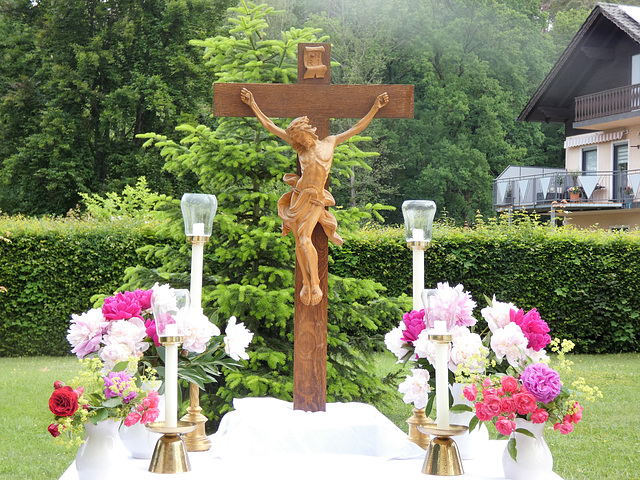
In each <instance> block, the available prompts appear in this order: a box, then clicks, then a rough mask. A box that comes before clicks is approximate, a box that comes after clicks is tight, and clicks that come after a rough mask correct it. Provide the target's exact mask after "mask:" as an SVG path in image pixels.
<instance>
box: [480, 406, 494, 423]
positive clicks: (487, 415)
mask: <svg viewBox="0 0 640 480" xmlns="http://www.w3.org/2000/svg"><path fill="white" fill-rule="evenodd" d="M476 417H478V420H480V421H481V422H488V421H489V420H491V419H492V418H493V417H494V415H493V414H492V413H491V411H490V410H489V409H488V408H487V406H486V405H485V404H484V403H482V402H478V403H476Z"/></svg>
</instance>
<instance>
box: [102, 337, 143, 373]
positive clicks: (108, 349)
mask: <svg viewBox="0 0 640 480" xmlns="http://www.w3.org/2000/svg"><path fill="white" fill-rule="evenodd" d="M98 356H99V357H100V359H101V360H102V361H103V362H104V366H103V368H102V371H103V372H109V371H111V370H113V367H115V366H116V364H117V363H119V362H128V361H129V359H130V358H131V357H135V356H136V355H135V353H134V351H133V350H131V349H130V348H129V346H128V345H127V344H126V343H111V344H109V345H105V346H104V347H102V350H100V353H99V354H98Z"/></svg>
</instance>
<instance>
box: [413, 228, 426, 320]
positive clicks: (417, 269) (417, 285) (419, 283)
mask: <svg viewBox="0 0 640 480" xmlns="http://www.w3.org/2000/svg"><path fill="white" fill-rule="evenodd" d="M420 231H422V230H420ZM423 290H424V250H422V249H419V248H414V249H413V309H414V310H417V311H420V310H421V309H422V308H424V307H423V306H422V291H423Z"/></svg>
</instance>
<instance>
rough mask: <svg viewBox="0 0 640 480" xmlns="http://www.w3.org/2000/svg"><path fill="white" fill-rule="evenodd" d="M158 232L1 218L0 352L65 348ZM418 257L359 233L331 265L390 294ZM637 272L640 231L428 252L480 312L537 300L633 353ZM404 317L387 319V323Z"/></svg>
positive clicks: (438, 242) (387, 233)
mask: <svg viewBox="0 0 640 480" xmlns="http://www.w3.org/2000/svg"><path fill="white" fill-rule="evenodd" d="M7 231H9V232H10V234H9V235H8V236H7V234H6V232H7ZM157 241H160V239H157V238H156V237H155V236H154V233H153V230H152V229H151V228H149V227H144V226H139V225H138V226H136V225H129V224H127V223H126V222H117V223H113V224H104V223H101V224H93V223H90V222H80V221H73V220H72V221H64V222H60V221H57V222H53V221H40V222H26V221H22V222H20V221H9V220H7V219H6V218H5V219H0V287H2V286H3V287H5V288H6V292H5V291H0V356H16V355H64V354H67V353H68V352H69V346H68V343H67V342H66V338H65V335H66V330H67V328H68V324H69V319H70V316H71V314H72V313H82V312H84V311H86V310H87V309H89V308H90V307H91V306H92V303H91V300H90V299H91V297H92V296H93V295H95V294H111V293H113V292H114V291H115V290H116V289H117V288H118V286H119V285H120V284H121V283H122V277H123V273H124V270H125V269H126V268H127V267H129V266H134V265H137V264H140V265H145V266H148V267H154V266H155V265H152V264H150V262H151V261H150V260H148V259H145V258H143V257H142V256H141V255H139V254H137V253H136V249H137V248H138V247H140V246H143V245H145V244H149V243H153V242H157ZM411 256H412V253H411V250H410V249H409V248H407V247H406V244H405V242H404V238H403V231H402V230H401V229H391V228H388V229H382V230H364V231H362V232H360V233H359V234H358V235H354V236H350V237H347V241H346V242H345V244H344V245H342V246H340V247H335V246H333V247H332V249H331V257H332V260H331V264H330V271H331V272H332V273H335V274H338V275H340V276H343V277H356V278H370V279H373V280H376V281H378V282H380V283H381V284H383V285H384V286H386V287H387V295H388V296H390V297H397V296H399V295H402V294H406V295H408V296H411V284H412V282H411V275H412V272H411V268H412V259H411ZM639 273H640V234H638V233H609V232H602V231H596V232H585V231H576V230H572V229H558V230H551V229H550V228H548V227H542V226H539V225H535V224H533V223H531V222H521V223H516V224H515V225H513V226H501V225H496V224H490V225H484V224H480V225H478V226H476V228H473V229H462V228H453V227H449V226H446V225H444V226H443V225H439V226H436V228H435V229H434V237H433V242H432V246H431V248H429V249H428V250H427V251H426V252H425V276H426V279H425V285H426V286H427V287H429V286H435V285H436V284H437V283H438V282H442V281H448V282H449V283H450V284H453V285H455V284H457V283H462V284H463V285H464V286H465V288H466V289H467V290H469V291H470V292H471V293H472V295H473V298H474V299H475V300H476V301H477V302H478V309H477V310H476V317H478V318H480V309H481V308H483V307H484V306H485V305H486V301H485V299H484V296H485V295H486V296H488V297H491V296H493V295H494V294H495V295H496V297H497V299H498V300H501V301H508V302H513V303H515V304H516V305H518V306H519V307H521V308H524V309H525V310H528V309H530V308H533V307H536V308H537V309H538V310H539V311H540V313H541V315H542V318H543V319H545V320H546V321H547V322H548V323H549V326H550V327H551V330H552V332H551V333H552V335H553V336H557V337H560V338H569V339H571V340H573V341H574V342H575V343H576V349H575V351H576V352H582V353H605V352H607V353H615V352H628V351H637V350H638V339H639V338H640V318H639V317H640V295H638V294H637V293H636V292H639V291H640V275H639ZM0 290H2V289H0ZM399 320H400V319H399V318H390V319H388V325H389V327H391V326H394V325H395V324H397V322H398V321H399Z"/></svg>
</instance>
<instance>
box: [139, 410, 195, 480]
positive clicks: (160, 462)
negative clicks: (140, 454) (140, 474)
mask: <svg viewBox="0 0 640 480" xmlns="http://www.w3.org/2000/svg"><path fill="white" fill-rule="evenodd" d="M146 427H147V428H148V429H149V430H151V431H152V432H155V433H163V434H164V435H163V436H162V437H160V439H159V440H158V442H157V443H156V448H155V449H154V450H153V456H152V457H151V463H150V464H149V471H150V472H151V473H186V472H190V471H191V464H190V463H189V456H188V455H187V448H186V446H185V444H184V442H183V441H182V438H180V435H181V434H183V433H188V432H191V431H193V430H194V429H195V428H196V426H195V425H194V424H193V423H187V422H182V421H180V422H178V426H177V427H173V428H171V427H167V426H165V423H164V422H153V423H148V424H147V425H146Z"/></svg>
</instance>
